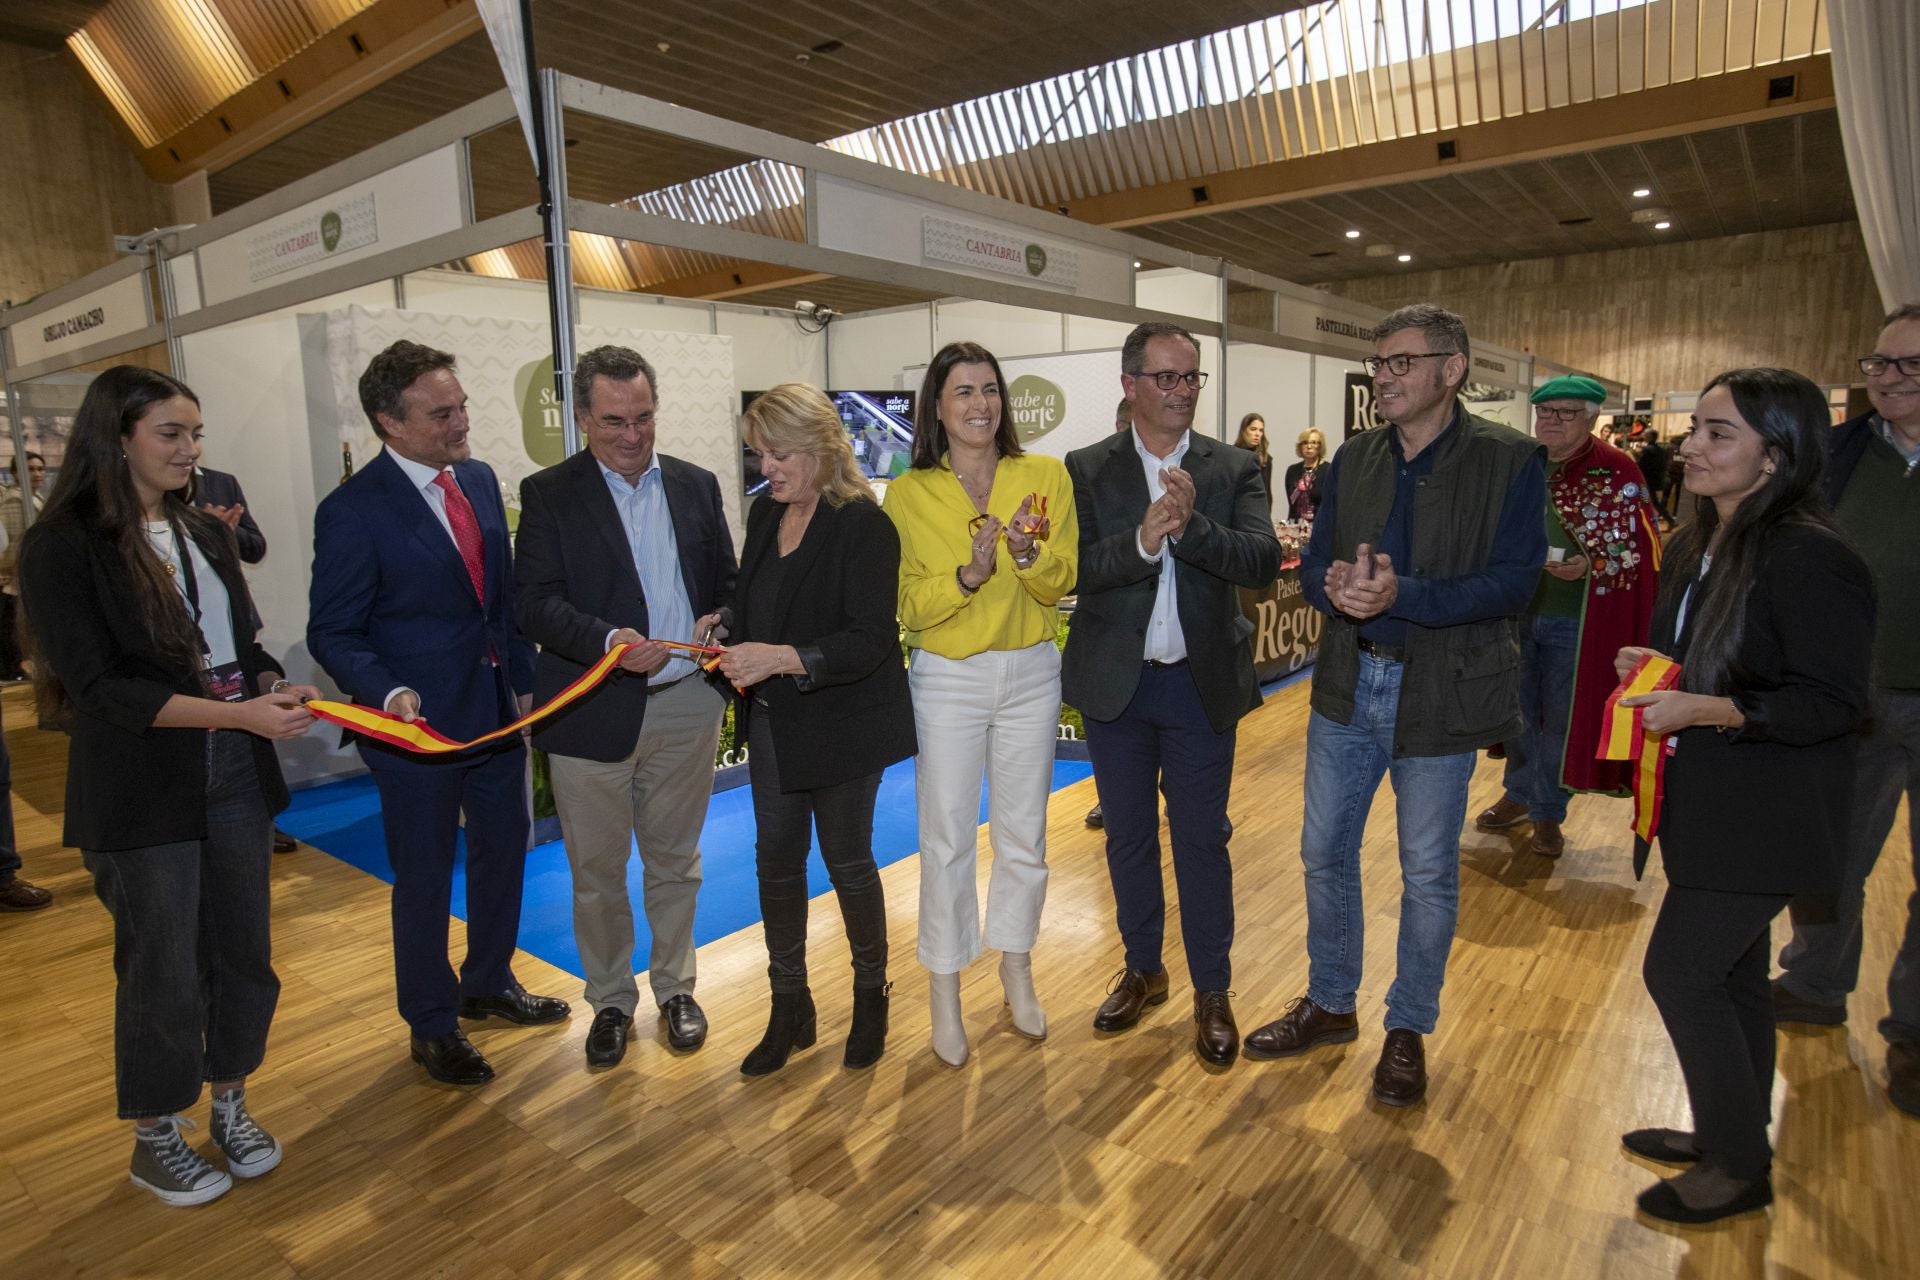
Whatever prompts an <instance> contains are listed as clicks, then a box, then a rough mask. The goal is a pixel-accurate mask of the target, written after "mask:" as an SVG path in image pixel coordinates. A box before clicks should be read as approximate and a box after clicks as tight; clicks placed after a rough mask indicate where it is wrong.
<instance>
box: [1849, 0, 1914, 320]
mask: <svg viewBox="0 0 1920 1280" xmlns="http://www.w3.org/2000/svg"><path fill="white" fill-rule="evenodd" d="M1827 23H1828V25H1829V27H1830V28H1831V29H1832V32H1833V81H1834V96H1835V97H1836V98H1837V99H1838V101H1839V106H1840V136H1841V138H1842V139H1843V140H1844V141H1845V143H1846V149H1847V173H1848V174H1849V176H1850V177H1851V179H1852V182H1853V203H1854V205H1855V206H1856V207H1857V208H1858V210H1859V212H1860V230H1861V233H1862V234H1863V235H1864V236H1865V237H1866V241H1867V259H1868V261H1870V262H1871V263H1872V264H1873V278H1874V281H1875V283H1877V284H1878V285H1879V286H1880V301H1881V302H1882V303H1883V304H1885V306H1886V308H1887V310H1889V311H1891V310H1893V308H1895V307H1897V306H1901V305H1903V304H1905V303H1908V302H1920V2H1917V0H1827Z"/></svg>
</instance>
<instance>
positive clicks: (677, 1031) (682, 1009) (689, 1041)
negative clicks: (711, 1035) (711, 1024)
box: [660, 996, 707, 1052]
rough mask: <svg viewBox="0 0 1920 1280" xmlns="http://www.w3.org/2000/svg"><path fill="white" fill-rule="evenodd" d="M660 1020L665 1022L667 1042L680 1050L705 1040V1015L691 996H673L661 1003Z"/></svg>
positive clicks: (691, 1047) (688, 1048) (696, 1046)
mask: <svg viewBox="0 0 1920 1280" xmlns="http://www.w3.org/2000/svg"><path fill="white" fill-rule="evenodd" d="M660 1021H662V1022H664V1023H666V1024H667V1043H668V1044H670V1045H672V1046H673V1047H674V1048H676V1049H679V1050H681V1051H682V1052H690V1051H692V1050H694V1049H698V1048H699V1047H700V1046H701V1045H703V1044H705V1043H706V1042H707V1015H706V1014H704V1013H702V1012H701V1011H700V1006H699V1005H698V1004H697V1003H695V1001H694V998H693V997H692V996H675V997H674V998H673V999H671V1000H669V1001H667V1002H666V1003H665V1004H663V1005H661V1006H660Z"/></svg>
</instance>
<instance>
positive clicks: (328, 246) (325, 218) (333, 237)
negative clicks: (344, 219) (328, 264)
mask: <svg viewBox="0 0 1920 1280" xmlns="http://www.w3.org/2000/svg"><path fill="white" fill-rule="evenodd" d="M320 244H321V247H322V248H324V249H325V250H326V251H327V252H328V253H332V252H333V251H334V250H335V249H338V248H339V247H340V215H339V214H337V213H335V212H334V211H333V210H331V209H329V210H327V211H326V212H325V213H323V214H321V215H320Z"/></svg>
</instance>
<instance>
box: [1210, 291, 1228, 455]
mask: <svg viewBox="0 0 1920 1280" xmlns="http://www.w3.org/2000/svg"><path fill="white" fill-rule="evenodd" d="M1213 412H1214V419H1215V421H1214V428H1213V434H1214V437H1215V438H1216V439H1219V440H1225V439H1226V438H1227V260H1226V259H1225V258H1222V259H1220V385H1219V387H1218V388H1217V389H1216V390H1215V391H1214V393H1213Z"/></svg>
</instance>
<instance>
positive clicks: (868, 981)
mask: <svg viewBox="0 0 1920 1280" xmlns="http://www.w3.org/2000/svg"><path fill="white" fill-rule="evenodd" d="M740 435H741V438H742V439H743V440H744V441H745V442H746V444H747V446H748V447H749V448H751V449H753V450H754V451H755V452H757V453H758V454H759V455H760V473H761V474H762V475H763V476H765V477H766V479H767V501H765V502H756V503H754V504H753V507H752V509H751V510H750V511H749V512H748V514H747V537H746V541H745V543H744V544H742V546H741V551H740V577H739V581H738V582H736V583H735V585H734V592H733V604H732V616H731V618H730V619H729V620H728V621H727V624H726V625H727V627H728V628H729V630H730V632H731V638H732V640H733V641H734V643H733V645H732V647H730V648H729V649H728V650H727V652H726V654H725V655H724V656H723V657H722V658H721V659H720V670H721V672H722V673H723V674H724V675H726V676H727V678H728V679H730V680H732V681H733V683H734V686H735V687H736V688H738V689H740V690H741V692H742V700H741V702H740V703H739V704H738V706H739V715H740V721H739V723H741V724H743V726H744V729H743V730H742V736H744V738H745V740H746V742H747V746H748V753H747V761H748V771H749V774H750V775H751V779H752V784H753V819H754V827H755V843H754V862H755V869H756V871H757V872H758V875H759V881H760V918H761V920H762V922H763V924H764V927H765V929H766V935H767V979H768V983H769V985H770V986H771V987H772V989H773V1012H772V1015H771V1016H770V1017H769V1018H768V1020H767V1034H766V1035H765V1036H763V1037H762V1038H761V1040H760V1043H759V1044H758V1045H756V1046H755V1047H754V1050H753V1052H752V1053H749V1054H748V1055H747V1057H746V1061H744V1062H742V1063H741V1064H740V1074H742V1075H746V1076H764V1075H771V1074H772V1073H773V1072H775V1071H778V1070H779V1069H780V1068H781V1067H784V1066H785V1065H786V1064H787V1057H788V1055H789V1054H791V1053H792V1052H793V1050H795V1049H805V1048H807V1047H808V1046H809V1045H811V1044H812V1043H813V1042H814V1037H815V1031H816V1026H815V1018H814V1009H813V993H812V991H811V990H810V989H809V988H808V986H807V849H808V846H809V845H810V843H811V839H812V837H813V836H814V835H816V834H817V835H818V837H819V840H820V858H821V861H822V862H824V863H825V864H826V868H827V876H828V878H829V879H831V880H832V881H833V891H834V895H835V896H836V897H837V898H838V899H839V902H840V919H841V920H842V921H843V922H844V923H845V925H846V930H847V948H848V950H850V951H851V952H852V953H853V1027H852V1030H851V1031H850V1032H849V1033H848V1035H847V1048H846V1054H845V1056H844V1058H843V1059H842V1061H844V1062H845V1064H846V1065H847V1066H849V1067H852V1068H855V1069H859V1068H862V1067H870V1066H872V1065H873V1064H874V1063H876V1062H878V1061H879V1060H880V1055H881V1054H882V1053H883V1052H884V1051H885V1049H886V1043H887V1005H888V998H887V997H888V987H889V984H888V982H887V895H886V891H885V890H884V889H882V888H881V886H880V872H879V870H878V869H877V868H876V867H875V866H874V861H873V802H874V798H875V796H877V795H878V794H879V790H880V775H881V773H882V772H883V771H884V770H885V769H886V767H887V766H888V765H890V764H893V763H895V762H897V761H900V760H905V759H906V758H907V757H908V756H910V755H912V754H913V751H914V743H913V708H912V706H911V705H910V704H909V703H908V700H907V673H906V670H905V669H904V668H903V667H902V665H901V662H900V631H899V627H898V625H897V624H896V623H895V621H894V603H895V601H896V599H897V598H898V595H899V580H900V538H899V535H897V534H896V533H895V532H894V528H893V522H892V521H890V520H888V519H887V518H886V516H885V515H883V514H881V511H880V508H879V507H878V506H877V505H875V503H874V500H873V490H872V488H871V487H869V486H868V484H867V481H866V478H865V477H864V476H862V475H861V474H860V467H859V464H858V463H856V462H855V461H854V457H853V445H852V444H851V442H849V441H848V439H847V429H846V427H845V426H843V425H842V424H841V421H840V415H839V414H838V413H837V412H836V411H835V410H834V407H833V402H832V401H830V400H828V399H827V397H826V395H825V394H824V393H822V392H821V391H820V390H819V389H818V388H816V387H810V386H808V385H806V384H805V383H801V382H788V383H783V384H782V385H780V386H777V387H775V388H774V389H773V390H771V391H768V392H766V393H764V394H762V395H759V396H756V397H755V398H754V401H753V403H752V404H751V405H749V406H747V411H746V413H745V414H744V415H742V417H741V420H740Z"/></svg>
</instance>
